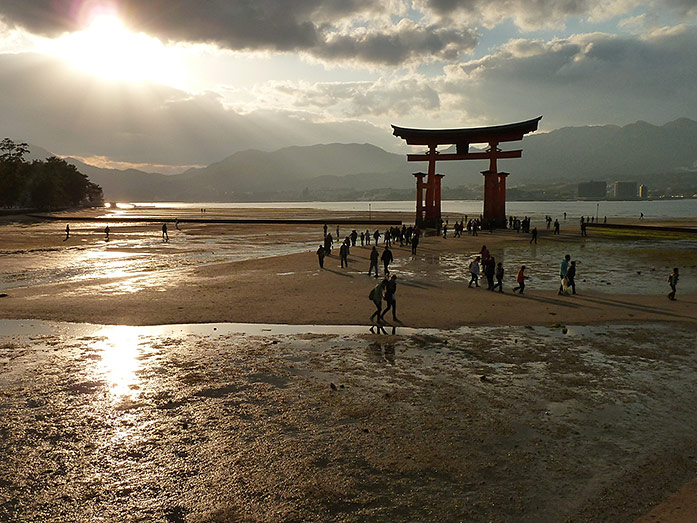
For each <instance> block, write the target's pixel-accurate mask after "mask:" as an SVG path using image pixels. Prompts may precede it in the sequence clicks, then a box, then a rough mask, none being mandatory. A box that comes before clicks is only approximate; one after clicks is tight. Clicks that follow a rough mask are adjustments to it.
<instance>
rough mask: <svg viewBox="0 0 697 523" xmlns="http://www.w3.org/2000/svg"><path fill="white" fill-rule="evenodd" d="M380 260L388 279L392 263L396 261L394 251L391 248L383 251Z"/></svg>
mask: <svg viewBox="0 0 697 523" xmlns="http://www.w3.org/2000/svg"><path fill="white" fill-rule="evenodd" d="M380 260H382V267H383V269H384V270H385V276H386V277H387V275H388V274H389V273H390V268H389V267H390V263H392V260H394V256H392V251H391V250H390V248H389V247H385V250H384V251H382V256H380Z"/></svg>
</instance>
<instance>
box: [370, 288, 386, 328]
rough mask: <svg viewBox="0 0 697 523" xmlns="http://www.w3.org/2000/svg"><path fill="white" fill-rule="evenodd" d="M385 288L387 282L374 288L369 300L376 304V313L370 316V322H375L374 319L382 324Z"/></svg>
mask: <svg viewBox="0 0 697 523" xmlns="http://www.w3.org/2000/svg"><path fill="white" fill-rule="evenodd" d="M384 287H385V281H384V280H383V281H381V282H380V283H378V284H377V285H376V286H375V287H373V290H372V291H370V295H369V298H370V299H371V300H372V301H373V303H374V304H375V309H376V310H375V312H374V313H373V314H372V315H371V316H370V321H373V318H375V320H376V321H377V322H378V323H379V322H380V313H381V312H382V291H383V289H384Z"/></svg>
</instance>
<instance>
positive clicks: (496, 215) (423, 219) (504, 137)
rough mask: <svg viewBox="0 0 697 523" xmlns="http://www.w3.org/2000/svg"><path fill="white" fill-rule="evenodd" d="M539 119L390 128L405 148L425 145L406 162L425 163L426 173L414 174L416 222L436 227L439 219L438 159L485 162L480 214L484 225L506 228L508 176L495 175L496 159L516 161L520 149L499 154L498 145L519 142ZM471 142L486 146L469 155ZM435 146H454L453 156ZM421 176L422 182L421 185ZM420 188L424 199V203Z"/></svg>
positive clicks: (503, 173) (505, 174) (496, 171)
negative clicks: (423, 150)
mask: <svg viewBox="0 0 697 523" xmlns="http://www.w3.org/2000/svg"><path fill="white" fill-rule="evenodd" d="M541 119H542V116H538V117H537V118H533V119H532V120H527V121H525V122H518V123H511V124H506V125H494V126H491V127H470V128H466V129H409V128H406V127H397V126H396V125H393V126H392V129H394V135H395V136H398V137H399V138H402V139H404V140H405V141H406V142H407V144H408V145H427V146H428V152H426V153H424V154H408V155H407V161H410V162H428V173H414V176H415V177H416V223H417V224H419V225H421V226H427V227H436V226H437V225H438V224H439V223H440V220H441V211H440V202H441V197H440V190H441V180H442V178H443V176H444V175H442V174H436V162H437V161H439V160H489V169H488V170H486V171H482V174H483V175H484V215H483V220H484V224H485V225H494V226H497V227H505V226H506V177H507V176H508V174H509V173H505V172H499V171H498V169H497V166H496V160H497V159H499V158H520V157H521V156H522V153H523V151H522V149H518V150H514V151H502V150H501V149H499V143H501V142H514V141H518V140H522V139H523V136H524V135H526V134H527V133H530V132H533V131H536V130H537V124H538V122H539V121H540V120H541ZM472 143H488V144H489V148H488V149H487V150H486V151H483V152H469V146H470V144H472ZM439 145H455V147H456V153H455V154H453V153H447V154H443V153H439V152H438V151H437V150H436V148H437V147H438V146H439ZM424 177H426V181H425V182H424ZM424 189H425V190H426V199H425V201H424Z"/></svg>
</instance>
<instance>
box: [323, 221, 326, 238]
mask: <svg viewBox="0 0 697 523" xmlns="http://www.w3.org/2000/svg"><path fill="white" fill-rule="evenodd" d="M322 229H323V230H324V236H323V238H326V237H327V224H326V223H325V224H324V227H322Z"/></svg>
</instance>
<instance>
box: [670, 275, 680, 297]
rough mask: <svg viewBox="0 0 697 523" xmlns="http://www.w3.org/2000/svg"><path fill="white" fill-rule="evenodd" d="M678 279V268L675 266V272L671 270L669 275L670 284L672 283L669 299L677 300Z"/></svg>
mask: <svg viewBox="0 0 697 523" xmlns="http://www.w3.org/2000/svg"><path fill="white" fill-rule="evenodd" d="M678 279H679V274H678V268H677V267H674V268H673V272H671V273H670V275H668V285H670V292H669V293H668V299H669V300H675V291H676V287H677V285H678Z"/></svg>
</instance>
